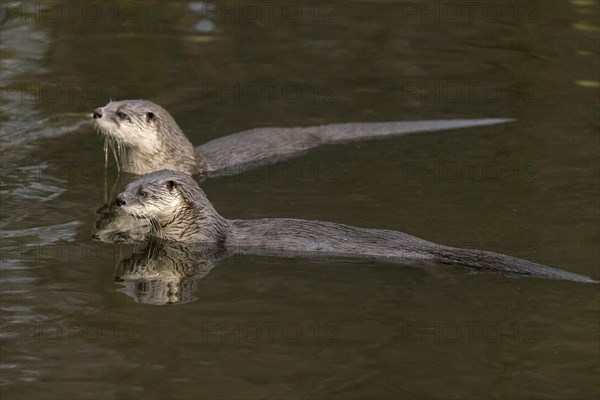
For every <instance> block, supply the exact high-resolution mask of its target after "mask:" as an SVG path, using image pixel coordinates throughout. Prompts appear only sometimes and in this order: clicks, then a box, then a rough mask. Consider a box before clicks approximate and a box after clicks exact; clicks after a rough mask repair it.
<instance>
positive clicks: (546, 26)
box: [0, 1, 600, 399]
mask: <svg viewBox="0 0 600 400" xmlns="http://www.w3.org/2000/svg"><path fill="white" fill-rule="evenodd" d="M210 4H212V8H210V10H209V14H210V15H204V17H203V16H201V15H200V14H199V11H198V10H199V9H200V8H202V7H200V5H201V4H200V3H197V2H196V3H195V2H177V1H169V2H101V3H93V2H92V3H87V2H67V3H62V2H27V3H21V2H18V1H16V2H3V3H2V8H1V10H2V14H0V20H1V21H2V25H1V31H0V32H1V42H0V43H1V45H0V57H1V61H0V67H1V70H0V78H1V79H2V84H1V88H2V92H1V95H2V97H1V107H2V108H1V111H2V115H1V119H0V121H1V123H2V128H1V141H0V143H1V144H2V153H1V154H2V189H1V192H0V199H1V215H2V222H1V229H2V254H1V260H2V267H1V270H0V273H1V284H0V287H1V290H2V294H1V298H0V300H1V310H2V315H1V325H0V327H1V329H2V331H1V332H0V334H1V336H0V339H1V345H2V348H1V349H2V352H1V362H2V364H1V366H2V369H1V379H0V385H1V386H0V389H1V395H2V398H3V399H9V398H14V399H32V398H35V399H53V398H73V399H113V398H114V399H129V398H144V399H150V398H157V399H159V398H160V399H163V398H173V399H180V398H227V399H229V398H299V397H302V398H339V399H354V398H370V399H375V398H377V399H382V398H481V397H493V398H568V399H572V398H598V397H599V396H600V383H599V380H598V376H599V374H600V361H599V357H600V348H599V347H600V342H599V340H598V337H599V336H598V332H599V327H600V321H599V311H600V306H599V302H600V297H599V295H598V287H597V286H594V285H585V284H576V283H570V282H555V281H549V280H542V279H523V278H514V277H506V276H502V275H499V274H475V273H471V272H470V271H468V270H463V269H448V268H444V267H432V266H428V267H423V266H410V265H409V266H396V265H387V264H379V263H375V262H366V261H352V260H303V259H297V260H282V259H278V258H274V257H243V258H232V259H227V260H225V261H224V262H222V263H219V264H218V265H217V266H215V267H214V268H213V269H212V271H211V272H210V273H209V274H208V275H207V276H206V277H204V278H203V279H201V280H199V281H198V282H197V287H196V288H195V290H194V297H195V298H196V299H195V300H194V301H190V302H187V303H185V304H179V305H168V306H155V305H148V304H142V303H140V302H138V301H136V299H135V298H133V297H131V296H129V295H127V294H126V293H124V292H123V289H122V286H121V285H120V284H118V283H115V282H114V277H115V271H116V268H117V264H118V263H119V261H120V260H122V259H123V258H126V257H127V256H128V254H130V253H131V251H132V250H133V247H132V246H128V245H111V244H105V243H99V242H95V241H93V240H92V238H91V232H92V229H93V227H94V222H95V219H96V215H95V212H96V209H97V208H98V207H100V206H101V205H102V203H103V198H104V193H105V192H104V178H103V174H104V155H103V152H102V141H101V140H100V139H99V138H98V136H97V135H96V133H95V131H94V129H93V127H92V126H91V124H87V123H86V122H85V121H88V120H89V116H90V112H91V111H92V110H93V109H94V108H96V107H98V106H102V105H104V104H105V103H106V102H108V101H109V99H110V98H113V99H126V98H147V99H151V100H153V101H155V102H157V103H159V104H161V105H162V106H164V107H165V108H167V109H168V110H169V111H170V112H171V113H172V114H173V115H174V117H175V118H176V120H177V121H178V122H179V124H180V126H181V127H182V128H183V130H184V131H185V132H186V133H187V135H188V136H189V137H190V138H191V140H192V142H193V143H195V144H200V143H203V142H205V141H207V140H210V139H212V138H216V137H219V136H223V135H227V134H230V133H233V132H238V131H241V130H244V129H249V128H253V127H259V126H309V125H316V124H324V123H333V122H354V121H399V120H426V119H440V118H485V117H512V118H516V119H517V122H515V123H511V124H505V125H499V126H492V127H484V128H476V129H466V130H457V131H449V132H440V133H434V134H421V135H415V136H406V137H402V138H397V139H392V140H384V141H375V142H366V143H359V144H351V145H343V146H327V147H323V148H320V149H317V150H315V151H312V152H310V153H308V154H306V155H304V156H301V157H298V158H295V159H293V160H289V161H287V162H283V163H279V164H275V165H272V166H270V167H264V168H261V169H259V170H254V171H250V172H248V173H244V174H241V175H237V176H230V177H227V178H217V179H213V180H208V181H206V182H204V183H203V184H202V187H203V188H204V190H205V191H206V193H207V195H208V196H209V198H210V199H211V201H212V202H213V203H214V205H215V207H216V209H217V210H219V211H220V212H221V213H222V214H223V215H224V216H226V217H229V218H258V217H296V218H306V219H322V220H330V221H336V222H340V223H346V224H351V225H358V226H365V227H377V228H388V229H395V230H401V231H404V232H408V233H411V234H414V235H416V236H419V237H422V238H425V239H428V240H431V241H435V242H438V243H444V244H450V245H456V246H461V247H475V248H480V249H488V250H495V251H499V252H502V253H506V254H512V255H516V256H519V257H522V258H526V259H530V260H533V261H537V262H540V263H543V264H546V265H550V266H554V267H559V268H562V269H565V270H568V271H571V272H577V273H580V274H585V275H589V276H592V277H595V278H596V279H598V278H599V277H600V271H599V267H598V265H599V251H598V241H599V236H600V235H599V226H600V220H599V210H598V194H599V173H600V171H599V146H598V145H599V143H598V127H599V121H598V119H599V114H598V110H599V108H600V107H599V106H600V105H599V100H598V98H599V96H598V95H599V92H598V90H599V89H598V85H599V83H598V82H599V76H598V66H599V59H598V50H599V47H598V46H599V45H598V43H599V40H598V34H599V29H598V22H599V21H598V12H599V10H598V2H595V1H570V2H567V1H565V2H562V1H561V2H559V1H538V2H536V1H532V2H508V1H506V2H504V1H502V2H482V3H480V2H453V3H441V2H428V3H420V2H319V3H317V2H301V3H300V2H295V3H294V2H288V3H281V2H277V1H275V2H270V3H258V2H246V3H232V2H227V3H223V2H219V3H210ZM82 121H84V122H82ZM111 171H112V169H111ZM111 173H112V172H111ZM138 289H139V290H140V291H143V289H144V288H143V287H141V288H138ZM137 300H139V299H137Z"/></svg>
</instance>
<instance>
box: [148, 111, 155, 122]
mask: <svg viewBox="0 0 600 400" xmlns="http://www.w3.org/2000/svg"><path fill="white" fill-rule="evenodd" d="M155 119H156V115H155V114H154V113H153V112H151V111H148V112H147V113H146V122H150V121H154V120H155Z"/></svg>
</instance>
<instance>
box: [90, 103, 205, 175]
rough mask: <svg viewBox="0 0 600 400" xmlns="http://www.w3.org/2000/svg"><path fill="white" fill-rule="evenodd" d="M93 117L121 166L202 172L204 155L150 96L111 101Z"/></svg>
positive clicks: (131, 169) (140, 170) (135, 171)
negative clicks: (201, 154) (148, 98)
mask: <svg viewBox="0 0 600 400" xmlns="http://www.w3.org/2000/svg"><path fill="white" fill-rule="evenodd" d="M92 117H93V118H94V120H95V122H96V126H97V128H98V130H99V131H100V132H101V133H103V134H104V135H105V136H106V138H107V139H109V143H110V145H111V147H112V149H113V152H114V153H115V155H116V158H117V160H118V162H119V166H120V168H121V170H123V171H125V172H130V173H133V174H138V175H141V174H144V173H146V172H148V171H157V170H160V169H165V168H170V169H173V170H178V171H183V172H187V173H190V174H194V173H198V172H201V170H202V168H201V165H202V163H201V159H200V156H199V155H198V154H197V153H196V151H195V149H194V146H193V145H192V144H191V143H190V141H189V140H188V139H187V137H186V136H185V135H184V133H183V132H182V131H181V129H180V128H179V126H178V125H177V122H175V119H173V117H172V116H171V114H169V113H168V112H167V111H166V110H165V109H164V108H162V107H161V106H159V105H158V104H155V103H153V102H151V101H148V100H123V101H111V102H110V103H108V104H107V105H105V106H104V107H99V108H96V109H95V110H94V112H93V113H92Z"/></svg>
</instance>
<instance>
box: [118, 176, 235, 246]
mask: <svg viewBox="0 0 600 400" xmlns="http://www.w3.org/2000/svg"><path fill="white" fill-rule="evenodd" d="M115 203H116V205H117V206H119V207H120V208H121V209H122V210H123V211H124V212H125V213H127V214H130V215H133V216H136V217H138V218H144V219H148V220H150V221H151V226H152V229H153V231H152V232H151V234H152V235H154V236H158V237H161V238H162V239H165V240H167V241H183V242H185V241H188V242H218V241H220V240H222V238H223V236H224V227H225V226H226V225H227V220H225V219H224V218H223V217H221V216H220V215H219V214H218V213H217V211H216V210H215V209H214V208H213V206H212V204H211V203H210V201H209V200H208V198H207V197H206V195H205V194H204V192H203V191H202V189H200V186H199V185H198V183H197V182H196V181H195V180H194V178H192V176H191V175H189V174H186V173H184V172H180V171H172V170H160V171H156V172H152V173H150V174H146V175H144V176H142V177H141V178H139V179H138V180H136V181H134V182H132V183H130V184H129V185H127V187H126V188H125V191H124V192H123V193H121V194H119V195H118V196H117V198H116V199H115Z"/></svg>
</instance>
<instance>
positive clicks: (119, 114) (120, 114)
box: [117, 111, 127, 119]
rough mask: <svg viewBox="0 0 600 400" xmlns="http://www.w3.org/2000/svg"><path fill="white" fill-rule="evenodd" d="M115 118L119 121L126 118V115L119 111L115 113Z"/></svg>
mask: <svg viewBox="0 0 600 400" xmlns="http://www.w3.org/2000/svg"><path fill="white" fill-rule="evenodd" d="M117 117H119V118H121V119H125V117H127V114H125V113H124V112H121V111H117Z"/></svg>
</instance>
